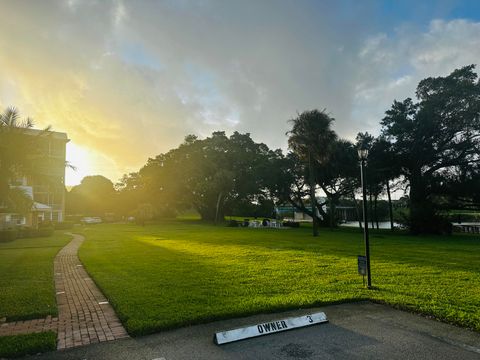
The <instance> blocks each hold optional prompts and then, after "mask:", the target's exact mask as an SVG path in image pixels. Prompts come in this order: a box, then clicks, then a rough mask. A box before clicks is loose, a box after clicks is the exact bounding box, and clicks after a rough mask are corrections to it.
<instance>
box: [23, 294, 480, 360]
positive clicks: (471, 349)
mask: <svg viewBox="0 0 480 360" xmlns="http://www.w3.org/2000/svg"><path fill="white" fill-rule="evenodd" d="M320 311H323V312H325V314H326V315H327V317H328V320H329V322H328V323H325V324H318V325H313V326H309V327H305V328H300V329H293V330H289V331H284V332H280V333H275V334H270V335H266V336H261V337H256V338H252V339H247V340H242V341H239V342H235V343H229V344H224V345H221V346H219V345H215V344H214V343H213V336H214V334H215V333H216V332H219V331H224V330H229V329H235V328H238V327H242V326H248V325H256V324H259V323H265V322H268V321H274V320H281V319H284V318H288V317H294V316H302V315H307V314H312V313H316V312H320ZM28 358H29V359H35V360H40V359H42V360H43V359H45V360H46V359H49V360H72V359H82V360H90V359H96V360H97V359H105V360H108V359H112V360H122V359H125V360H127V359H128V360H140V359H142V360H153V359H155V360H173V359H209V360H213V359H413V360H415V359H436V360H442V359H462V360H469V359H476V360H479V359H480V333H477V332H473V331H469V330H467V329H462V328H459V327H456V326H453V325H448V324H444V323H441V322H438V321H435V320H432V319H427V318H424V317H422V316H420V315H416V314H411V313H408V312H404V311H399V310H395V309H392V308H391V307H388V306H385V305H380V304H374V303H370V302H359V303H349V304H340V305H331V306H324V307H320V308H312V309H302V310H296V311H288V312H282V313H275V314H261V315H255V316H250V317H245V318H238V319H230V320H225V321H216V322H212V323H209V324H204V325H196V326H190V327H185V328H180V329H176V330H171V331H165V332H161V333H158V334H154V335H149V336H143V337H137V338H128V339H121V340H116V341H111V342H106V343H99V344H94V345H88V346H84V347H78V348H75V349H69V350H62V351H57V352H50V353H46V354H42V355H37V356H33V357H32V356H30V357H28Z"/></svg>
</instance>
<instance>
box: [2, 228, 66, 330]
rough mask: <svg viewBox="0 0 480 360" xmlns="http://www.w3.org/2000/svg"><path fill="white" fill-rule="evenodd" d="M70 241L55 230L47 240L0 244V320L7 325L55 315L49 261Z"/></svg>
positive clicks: (25, 240) (52, 278)
mask: <svg viewBox="0 0 480 360" xmlns="http://www.w3.org/2000/svg"><path fill="white" fill-rule="evenodd" d="M71 239H72V237H71V236H70V235H67V234H65V233H63V231H62V232H60V231H57V232H55V234H54V235H53V236H51V237H44V238H28V239H16V240H14V241H11V242H7V243H0V288H1V289H2V296H1V297H0V318H3V317H5V318H6V320H7V321H9V322H10V321H18V320H30V319H37V318H44V317H47V316H48V315H51V316H57V315H58V309H57V304H56V297H55V284H54V268H53V267H54V266H53V262H54V259H55V256H56V255H57V254H58V252H59V251H60V250H61V249H62V248H63V247H64V246H65V245H67V244H68V243H69V242H70V240H71Z"/></svg>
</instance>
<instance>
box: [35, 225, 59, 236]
mask: <svg viewBox="0 0 480 360" xmlns="http://www.w3.org/2000/svg"><path fill="white" fill-rule="evenodd" d="M54 230H55V229H54V228H53V226H51V227H42V228H40V229H38V230H36V231H34V233H33V236H32V237H46V236H52V235H53V232H54Z"/></svg>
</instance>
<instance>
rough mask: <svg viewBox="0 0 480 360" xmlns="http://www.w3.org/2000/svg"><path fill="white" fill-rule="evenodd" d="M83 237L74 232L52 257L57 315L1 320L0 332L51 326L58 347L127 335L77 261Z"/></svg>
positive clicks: (46, 328)
mask: <svg viewBox="0 0 480 360" xmlns="http://www.w3.org/2000/svg"><path fill="white" fill-rule="evenodd" d="M83 240H84V238H83V236H80V235H75V234H74V235H73V240H72V241H71V242H70V243H69V244H68V245H67V246H65V247H64V248H63V249H62V250H60V252H59V253H58V255H57V256H56V257H55V262H54V276H55V290H56V296H57V305H58V318H52V317H50V316H49V317H47V318H45V319H36V320H28V321H17V322H12V323H4V324H2V325H1V326H0V336H5V335H16V334H25V333H32V332H42V331H48V330H53V331H56V332H57V349H66V348H70V347H75V346H80V345H88V344H92V343H96V342H101V341H109V340H115V339H120V338H125V337H128V334H127V332H126V331H125V329H124V328H123V326H122V324H121V323H120V320H119V319H118V317H117V315H116V314H115V312H114V311H113V308H112V307H111V306H110V304H109V303H108V300H107V299H106V298H105V296H103V294H102V293H101V291H100V290H99V289H98V288H97V286H96V285H95V283H94V282H93V280H92V279H91V278H90V277H89V276H88V274H87V272H86V271H85V269H84V268H83V266H82V264H81V263H80V260H79V258H78V256H77V251H78V248H79V247H80V245H81V244H82V242H83Z"/></svg>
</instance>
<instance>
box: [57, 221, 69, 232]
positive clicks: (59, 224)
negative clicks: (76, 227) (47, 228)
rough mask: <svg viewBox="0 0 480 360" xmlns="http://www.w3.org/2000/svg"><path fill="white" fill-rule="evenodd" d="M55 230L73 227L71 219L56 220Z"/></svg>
mask: <svg viewBox="0 0 480 360" xmlns="http://www.w3.org/2000/svg"><path fill="white" fill-rule="evenodd" d="M54 226H55V230H67V229H71V228H73V221H64V222H57V223H55V224H54Z"/></svg>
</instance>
